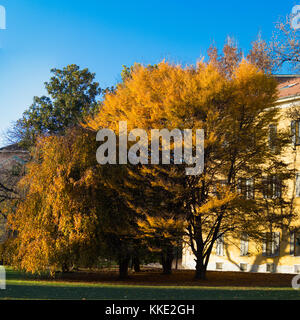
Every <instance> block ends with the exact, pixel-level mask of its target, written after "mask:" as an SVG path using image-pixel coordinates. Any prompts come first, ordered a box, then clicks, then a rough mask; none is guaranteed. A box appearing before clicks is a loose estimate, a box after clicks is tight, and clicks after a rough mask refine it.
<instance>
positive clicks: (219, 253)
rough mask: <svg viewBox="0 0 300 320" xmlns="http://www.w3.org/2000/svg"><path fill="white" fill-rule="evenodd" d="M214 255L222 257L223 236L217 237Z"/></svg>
mask: <svg viewBox="0 0 300 320" xmlns="http://www.w3.org/2000/svg"><path fill="white" fill-rule="evenodd" d="M216 255H217V256H223V255H224V235H223V234H222V235H221V236H219V237H218V239H217V247H216Z"/></svg>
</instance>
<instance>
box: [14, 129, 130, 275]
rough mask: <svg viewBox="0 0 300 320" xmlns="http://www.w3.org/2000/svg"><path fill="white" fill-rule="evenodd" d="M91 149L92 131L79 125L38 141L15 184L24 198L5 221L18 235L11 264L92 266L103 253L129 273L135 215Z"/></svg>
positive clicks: (27, 267)
mask: <svg viewBox="0 0 300 320" xmlns="http://www.w3.org/2000/svg"><path fill="white" fill-rule="evenodd" d="M95 150H96V141H95V136H94V134H93V133H91V132H89V131H87V130H83V129H81V128H73V129H71V130H68V134H67V135H65V136H48V137H44V138H41V139H39V140H38V142H37V145H36V148H35V149H34V151H33V155H32V156H33V160H32V161H31V162H29V164H28V166H27V174H26V175H25V177H24V178H23V179H22V180H21V182H20V185H19V188H21V189H22V190H24V192H25V193H26V197H25V199H24V200H23V201H21V202H20V204H19V206H18V208H17V211H16V213H14V214H11V215H10V216H9V220H8V221H9V227H10V229H11V230H12V231H13V232H15V233H16V237H15V238H13V239H11V240H10V246H9V249H10V250H12V251H13V255H12V257H13V258H12V261H11V262H12V264H13V265H15V266H18V267H19V268H21V269H25V270H26V271H30V272H40V271H45V270H50V271H51V272H52V273H54V272H55V271H58V270H62V271H67V270H70V268H72V267H73V266H92V265H94V263H95V261H96V260H97V258H98V257H99V256H105V257H112V258H114V259H115V260H117V261H118V263H119V265H120V275H121V276H122V277H124V276H126V275H127V269H128V263H129V259H130V256H131V254H132V251H133V250H134V247H133V240H134V239H135V236H134V235H133V234H134V231H135V229H134V226H135V224H134V219H133V215H131V211H130V209H129V208H128V207H126V205H125V204H124V202H123V201H122V199H120V197H119V196H118V195H117V194H116V193H115V192H114V191H113V190H112V189H111V188H109V186H108V185H107V184H106V183H105V178H104V177H103V176H104V175H103V170H104V168H103V167H100V166H99V165H98V164H97V163H96V159H95ZM117 169H119V168H117ZM116 176H117V175H116ZM8 254H11V251H9V250H8ZM10 256H11V255H10Z"/></svg>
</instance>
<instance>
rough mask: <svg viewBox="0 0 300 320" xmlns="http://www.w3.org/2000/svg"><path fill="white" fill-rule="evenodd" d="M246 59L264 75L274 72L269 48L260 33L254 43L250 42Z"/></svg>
mask: <svg viewBox="0 0 300 320" xmlns="http://www.w3.org/2000/svg"><path fill="white" fill-rule="evenodd" d="M247 59H248V61H249V62H250V63H252V64H253V65H255V66H256V67H257V68H259V69H260V70H262V71H264V72H265V73H271V72H272V71H273V70H274V61H273V60H272V58H271V49H270V46H269V45H268V44H267V43H266V41H264V40H263V39H262V37H261V33H259V34H258V37H257V39H256V41H254V42H252V45H251V49H250V51H249V53H248V55H247Z"/></svg>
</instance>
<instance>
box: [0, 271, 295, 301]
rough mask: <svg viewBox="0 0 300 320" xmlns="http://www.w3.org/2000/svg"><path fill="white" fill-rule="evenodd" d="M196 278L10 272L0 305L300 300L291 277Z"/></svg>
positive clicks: (214, 274) (213, 274)
mask: <svg viewBox="0 0 300 320" xmlns="http://www.w3.org/2000/svg"><path fill="white" fill-rule="evenodd" d="M192 275H193V273H192V272H190V271H183V272H176V273H175V274H174V275H171V276H167V277H165V276H162V275H161V274H160V273H159V272H153V271H152V272H143V273H139V274H132V275H130V278H129V279H128V280H126V281H119V280H118V279H117V278H116V275H115V274H110V273H103V272H102V273H99V272H94V273H91V272H89V273H87V272H85V273H74V274H71V275H64V276H62V277H60V278H59V279H56V280H41V279H36V278H34V277H33V276H30V275H27V274H24V273H20V272H16V271H13V270H12V269H7V282H6V285H7V288H6V290H0V299H43V300H44V299H47V300H48V299H50V300H52V299H55V300H64V299H70V300H82V299H86V300H99V299H100V300H107V299H113V300H126V299H129V300H240V299H243V300H246V299H247V300H248V299H250V300H252V299H255V300H257V299H259V300H260V299H271V300H273V299H276V300H295V299H297V300H298V299H299V300H300V291H297V290H294V289H292V288H291V286H290V285H289V283H290V279H291V278H292V275H280V274H259V275H257V274H249V273H221V272H210V273H208V280H207V281H197V282H195V281H194V280H193V279H192ZM276 276H277V277H276ZM151 279H152V285H150V284H149V281H151ZM251 279H252V280H253V281H252V282H251ZM242 280H243V281H242ZM176 283H177V285H176ZM268 284H269V285H268Z"/></svg>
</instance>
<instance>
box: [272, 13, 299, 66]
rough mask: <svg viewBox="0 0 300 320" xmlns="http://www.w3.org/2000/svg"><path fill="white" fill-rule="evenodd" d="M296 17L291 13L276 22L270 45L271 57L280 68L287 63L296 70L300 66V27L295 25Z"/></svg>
mask: <svg viewBox="0 0 300 320" xmlns="http://www.w3.org/2000/svg"><path fill="white" fill-rule="evenodd" d="M294 18H295V17H294V15H290V16H287V17H286V19H285V21H280V22H278V23H277V24H276V30H275V32H274V34H273V37H272V41H271V45H270V47H271V57H272V59H273V60H274V62H275V66H276V67H277V68H278V69H280V68H281V67H283V66H286V65H287V66H288V67H289V68H290V69H291V70H295V71H298V70H299V68H300V42H299V41H300V38H299V35H300V29H299V28H298V29H297V28H294V27H293V20H294ZM295 19H296V18H295Z"/></svg>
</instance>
